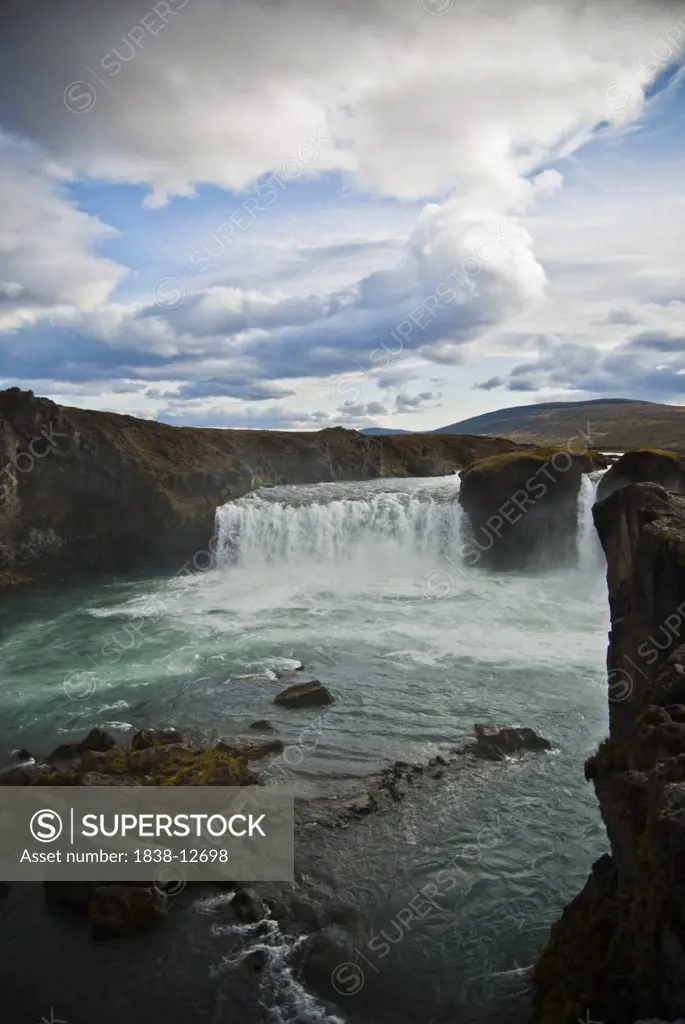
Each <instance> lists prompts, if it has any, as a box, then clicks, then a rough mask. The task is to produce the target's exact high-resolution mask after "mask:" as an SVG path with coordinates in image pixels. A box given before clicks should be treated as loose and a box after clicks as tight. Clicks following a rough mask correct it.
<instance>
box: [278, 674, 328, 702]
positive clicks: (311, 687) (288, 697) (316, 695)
mask: <svg viewBox="0 0 685 1024" xmlns="http://www.w3.org/2000/svg"><path fill="white" fill-rule="evenodd" d="M332 703H333V694H332V693H331V691H330V690H329V689H328V687H327V686H323V685H322V684H321V683H320V682H319V681H318V679H312V680H311V681H310V682H308V683H295V684H294V685H293V686H288V687H286V689H285V690H282V691H281V692H280V693H279V694H278V696H277V697H274V704H280V705H281V706H282V707H284V708H324V707H327V706H328V705H329V704H332Z"/></svg>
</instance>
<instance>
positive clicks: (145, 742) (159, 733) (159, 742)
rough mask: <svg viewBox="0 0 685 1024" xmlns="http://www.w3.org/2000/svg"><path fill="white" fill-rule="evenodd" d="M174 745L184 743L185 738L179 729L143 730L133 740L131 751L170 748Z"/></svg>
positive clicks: (135, 734)
mask: <svg viewBox="0 0 685 1024" xmlns="http://www.w3.org/2000/svg"><path fill="white" fill-rule="evenodd" d="M174 743H183V736H182V735H181V733H180V732H179V731H178V729H141V731H140V732H137V733H134V735H133V737H132V738H131V750H147V749H149V748H150V747H168V746H170V745H171V744H174Z"/></svg>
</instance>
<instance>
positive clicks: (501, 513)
mask: <svg viewBox="0 0 685 1024" xmlns="http://www.w3.org/2000/svg"><path fill="white" fill-rule="evenodd" d="M600 463H601V460H600ZM596 464H598V463H597V456H596V455H595V453H592V454H583V455H580V454H572V453H571V452H570V451H569V450H563V449H544V448H540V449H539V450H538V451H536V452H534V451H528V452H509V453H505V454H501V455H492V456H490V457H489V458H487V459H483V460H482V461H480V462H477V463H475V464H474V465H473V466H471V467H470V468H469V469H468V470H467V471H466V472H465V473H463V475H462V481H461V489H460V492H459V501H460V503H461V505H462V507H463V509H464V511H465V512H466V514H467V516H468V519H469V522H470V526H471V532H470V536H469V537H468V539H467V542H466V544H465V545H464V561H465V562H466V564H467V565H469V564H471V565H475V564H477V563H478V562H482V564H483V565H484V566H488V567H489V568H492V569H501V570H507V569H522V568H526V567H529V566H534V565H544V564H546V563H554V564H556V565H563V564H565V563H570V562H573V561H575V559H576V558H577V542H576V538H577V533H578V496H579V493H580V486H581V480H582V476H583V473H586V472H589V471H590V470H591V469H593V468H594V467H595V465H596Z"/></svg>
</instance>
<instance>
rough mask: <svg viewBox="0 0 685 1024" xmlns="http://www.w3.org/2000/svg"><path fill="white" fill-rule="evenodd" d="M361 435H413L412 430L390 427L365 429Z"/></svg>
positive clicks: (449, 431) (435, 432) (450, 432)
mask: <svg viewBox="0 0 685 1024" xmlns="http://www.w3.org/2000/svg"><path fill="white" fill-rule="evenodd" d="M359 433H360V434H411V430H392V428H390V427H363V428H362V429H361V430H360V431H359ZM432 433H434V434H437V433H438V431H437V430H434V431H432ZM440 433H443V434H452V433H454V431H452V430H443V431H440Z"/></svg>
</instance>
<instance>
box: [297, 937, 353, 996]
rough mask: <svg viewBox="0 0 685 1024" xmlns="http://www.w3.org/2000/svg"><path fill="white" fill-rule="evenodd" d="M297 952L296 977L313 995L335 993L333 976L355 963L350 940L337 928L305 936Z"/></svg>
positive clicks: (334, 978) (350, 938) (334, 977)
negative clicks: (300, 956)
mask: <svg viewBox="0 0 685 1024" xmlns="http://www.w3.org/2000/svg"><path fill="white" fill-rule="evenodd" d="M301 952H302V960H301V963H300V973H301V975H302V978H303V980H304V981H305V983H306V984H307V985H310V986H311V987H312V988H313V989H314V990H315V991H317V992H320V993H323V994H326V995H328V994H330V993H331V991H332V990H336V989H335V980H336V977H337V976H338V975H337V974H336V972H338V971H339V969H340V968H341V965H342V966H343V967H345V966H348V967H349V965H350V964H353V963H354V962H355V960H356V952H355V948H354V942H353V940H352V937H351V936H350V935H348V934H347V932H345V931H344V930H343V929H342V928H340V927H339V926H337V925H328V926H327V927H326V928H322V929H321V930H320V931H318V932H315V933H314V935H310V936H308V938H307V939H305V941H304V943H303V945H302V948H301ZM337 991H338V992H340V991H341V990H340V989H337ZM346 994H349V993H346Z"/></svg>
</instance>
